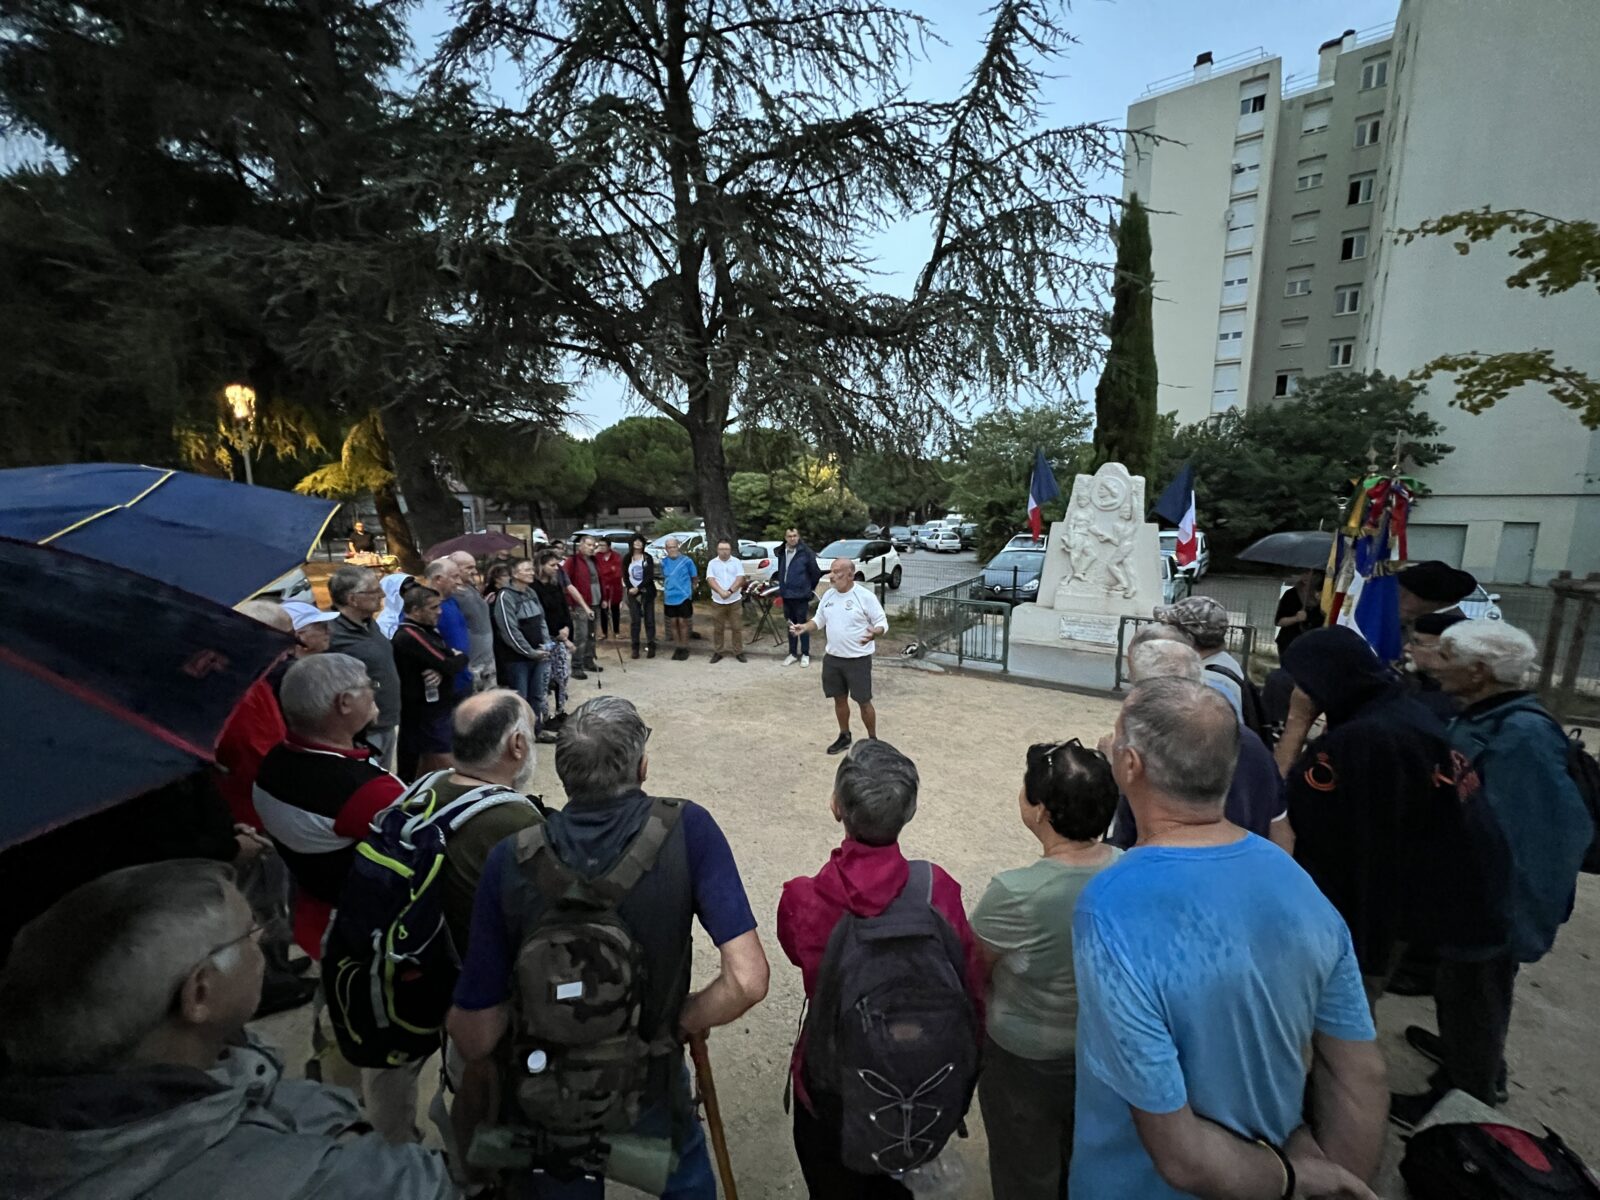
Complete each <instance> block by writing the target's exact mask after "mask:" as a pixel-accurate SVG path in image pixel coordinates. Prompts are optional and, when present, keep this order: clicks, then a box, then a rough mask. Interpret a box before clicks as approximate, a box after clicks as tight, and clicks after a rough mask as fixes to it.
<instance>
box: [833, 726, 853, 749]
mask: <svg viewBox="0 0 1600 1200" xmlns="http://www.w3.org/2000/svg"><path fill="white" fill-rule="evenodd" d="M848 749H850V731H849V730H848V729H846V730H845V731H844V732H843V733H841V734H840V735H839V736H838V737H836V738H834V739H833V745H831V746H829V747H828V753H829V754H839V753H842V752H843V751H845V750H848Z"/></svg>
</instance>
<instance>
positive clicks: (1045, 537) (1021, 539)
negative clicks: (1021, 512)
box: [1004, 533, 1050, 550]
mask: <svg viewBox="0 0 1600 1200" xmlns="http://www.w3.org/2000/svg"><path fill="white" fill-rule="evenodd" d="M1049 540H1050V536H1049V534H1047V533H1040V534H1039V536H1038V537H1034V536H1033V534H1031V533H1014V534H1012V535H1011V540H1010V541H1009V542H1007V543H1006V544H1005V547H1004V549H1007V550H1043V549H1045V547H1046V544H1047V543H1048V542H1049Z"/></svg>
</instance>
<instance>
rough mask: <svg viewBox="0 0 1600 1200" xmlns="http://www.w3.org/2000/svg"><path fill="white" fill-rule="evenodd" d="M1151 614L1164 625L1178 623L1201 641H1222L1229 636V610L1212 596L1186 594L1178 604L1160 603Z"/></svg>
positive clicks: (1179, 626) (1191, 635) (1180, 627)
mask: <svg viewBox="0 0 1600 1200" xmlns="http://www.w3.org/2000/svg"><path fill="white" fill-rule="evenodd" d="M1150 615H1151V616H1152V617H1154V618H1155V619H1156V620H1157V621H1160V622H1161V623H1162V624H1163V625H1176V626H1177V627H1178V628H1179V629H1181V630H1183V631H1184V632H1185V633H1187V634H1188V635H1189V636H1190V637H1192V638H1194V639H1195V640H1196V641H1200V642H1207V643H1211V642H1222V641H1224V640H1225V639H1226V638H1227V636H1228V610H1227V609H1225V608H1223V607H1222V605H1220V604H1218V603H1217V602H1216V601H1215V600H1213V599H1212V598H1211V597H1210V596H1185V597H1184V598H1183V599H1182V600H1179V601H1178V602H1177V603H1176V604H1158V605H1156V607H1155V608H1154V609H1153V610H1152V611H1151V613H1150Z"/></svg>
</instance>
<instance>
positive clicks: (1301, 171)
mask: <svg viewBox="0 0 1600 1200" xmlns="http://www.w3.org/2000/svg"><path fill="white" fill-rule="evenodd" d="M1327 161H1328V160H1327V159H1325V158H1302V159H1301V160H1300V166H1299V167H1298V168H1297V169H1296V171H1295V176H1294V190H1295V191H1297V192H1308V191H1310V190H1311V189H1312V188H1318V187H1321V186H1322V164H1323V163H1325V162H1327Z"/></svg>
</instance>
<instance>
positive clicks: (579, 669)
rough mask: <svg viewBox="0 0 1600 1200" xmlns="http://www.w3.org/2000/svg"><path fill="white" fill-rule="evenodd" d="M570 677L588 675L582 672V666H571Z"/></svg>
mask: <svg viewBox="0 0 1600 1200" xmlns="http://www.w3.org/2000/svg"><path fill="white" fill-rule="evenodd" d="M572 678H573V679H587V678H589V676H588V675H587V674H586V673H585V672H584V669H583V668H582V667H573V668H572Z"/></svg>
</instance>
